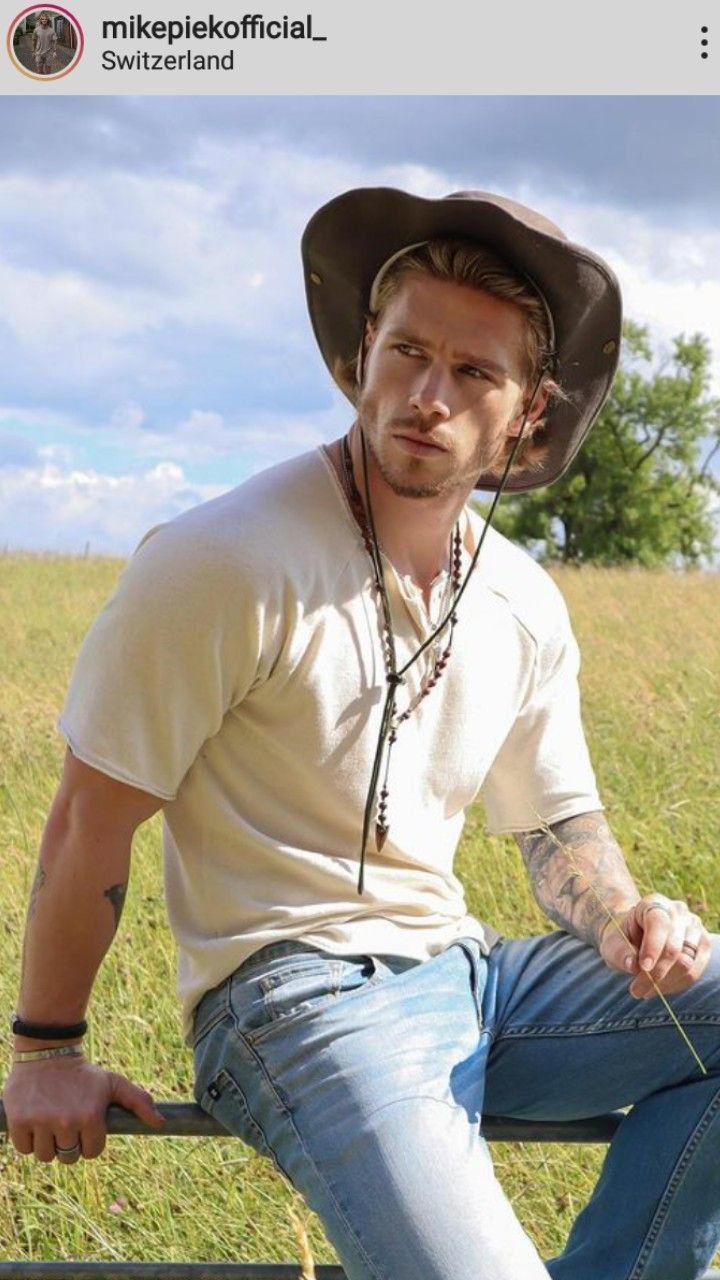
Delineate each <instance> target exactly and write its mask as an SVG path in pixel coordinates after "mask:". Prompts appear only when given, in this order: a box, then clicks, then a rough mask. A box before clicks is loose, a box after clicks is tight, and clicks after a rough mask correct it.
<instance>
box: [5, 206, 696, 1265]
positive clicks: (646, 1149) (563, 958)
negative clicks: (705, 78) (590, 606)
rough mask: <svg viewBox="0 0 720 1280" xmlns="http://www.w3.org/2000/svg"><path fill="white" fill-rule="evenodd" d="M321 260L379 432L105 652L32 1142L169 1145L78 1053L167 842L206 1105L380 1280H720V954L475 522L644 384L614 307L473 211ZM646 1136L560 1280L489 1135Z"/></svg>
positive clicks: (495, 545)
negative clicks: (481, 827)
mask: <svg viewBox="0 0 720 1280" xmlns="http://www.w3.org/2000/svg"><path fill="white" fill-rule="evenodd" d="M303 256H304V264H305V271H306V282H307V290H308V299H309V306H310V313H311V318H312V322H313V327H314V331H315V334H316V336H317V339H318V342H319V345H320V349H321V351H322V354H323V357H324V359H325V361H326V363H327V364H328V367H329V368H330V370H331V371H332V372H333V375H334V376H335V377H336V379H337V380H338V382H339V384H340V385H341V386H343V388H344V389H346V390H347V392H348V394H349V396H350V398H351V399H352V401H353V403H356V405H357V418H356V420H355V422H354V423H353V425H352V426H351V428H350V430H349V432H348V435H347V436H346V437H345V439H344V440H341V441H335V443H334V444H333V445H331V446H330V447H329V449H328V450H327V451H324V450H318V451H315V452H313V453H311V454H308V455H304V456H303V457H301V458H299V459H296V460H294V461H292V462H290V463H286V464H283V465H282V466H280V467H276V468H272V469H271V470H270V471H267V472H265V473H263V474H262V475H260V476H258V477H255V478H254V479H253V480H251V481H250V482H248V483H247V484H245V485H243V486H241V487H240V488H239V489H237V490H234V491H233V492H232V493H230V494H227V495H225V496H223V497H222V498H220V499H217V500H215V501H214V502H211V503H207V504H204V505H203V506H201V507H199V508H196V509H194V510H193V511H191V512H189V513H187V514H185V515H183V516H182V517H180V518H179V519H177V520H175V521H172V522H171V523H170V524H168V525H165V526H161V527H160V528H159V529H156V530H153V531H151V533H150V535H148V536H147V537H146V539H145V540H144V541H143V543H142V544H141V546H140V548H139V549H138V551H137V552H136V554H135V556H134V558H133V560H132V562H131V564H130V566H129V567H128V569H127V570H126V572H125V574H124V575H123V578H122V579H121V582H120V585H119V587H118V590H117V593H116V595H115V597H114V598H113V600H112V601H111V602H110V603H109V605H108V606H106V608H105V609H104V610H103V612H102V614H101V615H100V617H99V618H98V619H97V620H96V622H95V624H94V626H93V628H92V629H91V631H90V633H89V635H88V637H87V638H86V641H85V644H84V646H83V649H82V652H81V655H80V658H79V660H78V664H77V666H76V670H75V673H74V676H73V680H72V683H71V688H70V691H69V694H68V699H67V702H66V706H65V709H64V711H63V714H62V717H61V720H60V725H61V728H62V730H63V732H64V734H65V736H66V738H67V741H68V744H69V752H68V756H67V759H66V764H65V771H64V775H63V779H62V781H61V784H60V789H59V792H58V795H57V797H56V800H55V802H54V804H53V807H52V810H51V813H50V817H49V820H48V824H47V828H46V832H45V835H44V838H43V843H42V848H41V853H40V866H39V870H38V876H37V879H36V883H35V888H34V890H33V894H32V901H31V907H30V912H29V921H28V928H27V934H26V940H25V955H24V973H23V979H22V984H21V991H20V996H19V1002H18V1013H19V1015H20V1016H19V1019H16V1020H15V1023H14V1031H15V1034H16V1041H15V1044H16V1062H15V1064H14V1066H13V1069H12V1072H11V1074H10V1077H9V1079H8V1082H7V1085H6V1091H5V1102H6V1107H7V1111H8V1117H9V1128H10V1134H11V1137H12V1140H13V1142H14V1144H15V1146H16V1147H17V1149H18V1150H19V1151H21V1152H23V1153H26V1154H30V1153H31V1152H34V1154H35V1155H36V1156H37V1157H38V1158H40V1159H41V1160H51V1159H53V1158H54V1157H55V1156H57V1158H58V1159H60V1160H62V1161H63V1162H65V1163H72V1162H73V1161H74V1160H76V1159H78V1158H79V1157H80V1155H82V1156H84V1157H86V1158H87V1157H92V1156H94V1155H97V1154H98V1152H99V1151H100V1150H101V1149H102V1146H103V1142H104V1122H103V1118H104V1112H105V1109H106V1107H107V1105H108V1104H109V1103H110V1102H111V1101H115V1102H119V1103H121V1104H122V1105H124V1106H126V1107H128V1108H130V1109H131V1110H133V1111H135V1112H136V1113H137V1114H138V1115H139V1116H140V1117H141V1118H142V1119H143V1120H145V1121H147V1123H149V1124H154V1123H158V1117H157V1114H156V1113H155V1111H154V1108H153V1104H152V1101H151V1099H150V1098H149V1096H148V1095H147V1094H146V1093H145V1092H144V1091H142V1090H140V1089H138V1088H137V1087H136V1086H135V1085H133V1084H131V1083H130V1082H129V1081H126V1080H124V1079H123V1078H122V1077H118V1076H117V1075H116V1074H114V1073H110V1072H105V1071H102V1070H100V1069H99V1068H97V1067H95V1066H93V1065H92V1064H90V1063H88V1062H87V1061H86V1060H85V1058H84V1056H83V1055H82V1051H81V1049H80V1047H79V1046H80V1045H81V1042H82V1035H83V1033H84V1029H85V1024H84V1014H85V1009H86V1005H87V1002H88V998H89V994H90V990H91V986H92V982H93V978H94V975H95V972H96V969H97V967H98V965H99V963H100V961H101V959H102V956H103V955H104V953H105V951H106V949H107V947H108V945H109V943H110V941H111V939H112V936H113V933H114V931H115V928H116V927H117V921H118V919H119V915H120V911H121V909H122V901H123V896H124V892H125V886H126V884H127V877H128V865H129V857H130V845H131V841H132V836H133V833H134V831H135V830H136V829H137V827H138V826H139V825H140V823H142V822H143V821H144V820H145V819H147V818H148V817H149V816H150V815H151V814H152V813H154V812H155V811H156V810H158V809H159V808H161V807H162V808H163V809H164V817H165V852H166V874H167V890H168V906H169V913H170V919H171V923H172V925H173V928H174V930H175V933H176V936H177V939H178V943H179V948H180V991H181V995H182V999H183V1004H184V1017H185V1030H186V1034H187V1037H188V1040H189V1041H190V1042H192V1043H193V1044H194V1047H195V1066H196V1093H197V1097H198V1100H199V1101H200V1102H201V1104H202V1105H203V1106H204V1107H205V1108H207V1109H208V1110H209V1111H211V1112H212V1113H213V1114H214V1115H216V1116H217V1117H218V1119H219V1120H220V1121H221V1122H222V1123H223V1124H224V1125H225V1126H226V1127H227V1128H228V1129H230V1130H231V1131H232V1132H234V1133H237V1134H238V1135H240V1136H241V1137H242V1138H243V1139H244V1140H245V1141H246V1142H248V1143H250V1144H251V1145H252V1146H254V1147H255V1148H256V1149H257V1150H259V1151H261V1152H263V1153H264V1154H265V1155H267V1156H268V1157H269V1158H271V1159H273V1160H274V1161H275V1163H276V1164H277V1166H278V1168H279V1169H280V1170H281V1171H282V1172H283V1173H284V1174H285V1175H286V1176H287V1177H289V1178H290V1180H291V1181H292V1182H293V1183H294V1185H295V1186H296V1187H297V1188H298V1190H300V1191H301V1193H302V1194H303V1195H304V1196H305V1198H306V1200H307V1202H308V1204H309V1205H310V1206H311V1207H312V1208H313V1209H314V1210H316V1212H317V1213H318V1214H319V1215H320V1217H321V1219H322V1221H323V1223H324V1226H325V1229H326V1232H327V1234H328V1237H329V1239H330V1240H331V1241H332V1242H333V1244H334V1246H335V1248H336V1249H337V1252H338V1254H339V1256H340V1259H341V1261H342V1263H343V1266H344V1268H345V1272H346V1275H347V1276H348V1277H349V1280H370V1278H377V1277H382V1278H383V1280H417V1277H422V1280H458V1278H459V1277H464V1276H467V1277H473V1280H532V1277H541V1276H547V1274H548V1272H549V1273H550V1274H551V1275H552V1276H553V1277H555V1280H569V1278H570V1277H572V1280H590V1278H591V1277H592V1280H598V1277H603V1280H629V1277H631V1276H632V1277H633V1280H640V1277H642V1278H643V1280H668V1277H670V1276H672V1277H674V1278H675V1280H691V1277H695V1276H698V1275H699V1274H701V1273H702V1271H703V1269H704V1267H705V1266H706V1264H707V1262H708V1260H709V1259H710V1258H711V1256H712V1254H713V1252H714V1250H715V1249H716V1247H717V1244H718V1242H719V1241H720V1160H719V1159H718V1137H719V1133H718V1126H719V1125H720V1082H719V1081H718V1066H719V1065H720V1000H719V999H718V972H719V969H720V953H719V951H718V939H717V937H714V936H713V937H712V938H711V937H710V935H709V934H708V933H707V931H706V930H705V929H704V927H703V925H702V922H701V921H700V920H699V919H698V917H697V916H695V915H693V914H692V913H691V912H690V911H689V910H688V907H687V905H686V904H685V903H684V902H681V901H673V900H671V899H669V898H666V897H664V896H663V895H661V894H657V893H652V894H645V895H641V894H640V893H639V892H638V890H637V888H636V886H635V884H634V882H633V880H632V877H631V876H630V874H629V871H628V869H627V867H626V865H625V861H624V859H623V856H622V853H621V851H620V849H619V847H618V845H617V843H616V842H615V840H614V839H613V836H612V834H611V832H610V830H609V827H608V825H607V822H606V820H605V818H604V816H603V813H602V806H601V803H600V800H599V797H598V795H597V791H596V788H595V781H594V777H593V773H592V769H591V767H590V762H589V760H588V755H587V750H586V747H585V742H584V738H583V733H582V728H581V723H580V715H579V706H578V691H577V648H576V646H575V642H574V640H573V637H572V633H571V631H570V627H569V623H568V619H567V613H566V611H565V608H564V605H563V603H562V600H561V598H560V596H559V593H558V591H557V589H556V588H555V586H554V585H553V583H552V581H551V579H550V578H549V577H548V576H547V575H546V574H545V573H544V571H543V570H542V569H540V568H539V566H537V565H536V564H534V562H533V561H532V560H531V559H530V558H529V557H527V556H526V555H525V554H524V553H522V552H520V551H519V550H518V549H516V548H514V547H512V546H511V545H510V544H509V543H507V542H506V541H505V540H504V539H502V538H500V537H499V535H497V534H496V533H494V531H493V530H492V529H489V525H488V524H486V523H484V522H483V521H481V520H480V519H479V518H478V517H477V515H476V514H474V513H473V512H472V511H471V509H470V508H469V507H468V506H467V501H468V498H469V497H470V496H471V494H472V492H473V489H474V488H475V487H480V488H484V489H490V490H495V491H496V493H497V492H499V491H500V490H501V489H502V488H503V487H507V488H510V489H515V490H521V489H526V488H530V487H532V486H534V485H537V484H543V483H549V482H550V481H551V480H552V479H554V478H555V477H556V476H557V475H559V474H560V473H561V472H562V471H563V470H564V469H565V467H567V465H568V464H569V462H570V460H571V459H572V457H573V456H574V454H575V453H576V451H577V449H578V448H579V447H580V445H581V443H582V440H583V438H584V436H585V434H586V433H587V431H588V430H589V428H590V425H591V423H592V421H593V418H594V417H595V416H596V414H597V412H598V410H599V408H600V407H601V405H602V403H603V400H604V398H605V396H606V395H607V392H608V390H609V387H610V383H611V380H612V376H613V372H614V369H615V365H616V361H617V351H618V344H619V339H620V305H619V291H618V286H617V282H616V281H615V279H614V276H613V275H612V273H611V272H610V270H609V268H608V267H607V266H606V265H605V264H604V263H603V262H602V261H601V260H600V259H599V258H597V257H596V256H595V255H593V254H592V253H590V252H589V251H588V250H585V249H582V248H580V247H579V246H576V245H573V244H571V243H570V242H569V241H567V240H566V238H565V237H564V235H563V233H562V232H561V231H559V229H558V228H557V227H555V226H554V225H553V224H552V223H550V222H549V221H548V220H547V219H545V218H543V217H542V216H541V215H539V214H537V213H535V212H534V211H532V210H529V209H526V208H525V207H524V206H521V205H518V204H516V203H514V202H512V201H509V200H506V199H503V198H501V197H498V196H489V195H483V194H482V193H477V192H475V193H473V192H470V193H464V194H460V195H455V196H452V197H448V198H446V199H444V200H424V199H420V198H417V197H413V196H409V195H406V194H404V193H402V192H396V191H387V190H383V189H373V190H361V191H353V192H348V193H345V194H344V195H342V196H339V197H337V198H336V199H335V200H332V201H330V203H329V204H328V205H326V206H325V207H324V208H323V209H321V210H320V211H319V212H318V213H317V214H316V215H315V216H314V218H313V219H312V220H311V222H310V224H309V226H308V228H307V230H306V233H305V237H304V240H303ZM478 790H480V792H481V794H482V797H483V800H484V803H485V807H486V811H487V814H488V819H489V827H490V830H491V831H494V832H503V831H512V832H514V833H515V835H516V838H517V840H518V843H519V845H520V848H521V850H522V854H523V857H524V860H525V863H526V866H527V869H528V872H529V875H530V878H531V881H532V884H533V889H534V892H535V895H536V897H537V900H538V902H539V903H540V904H541V906H542V907H543V908H544V909H545V911H546V912H547V914H548V916H549V917H550V918H551V919H552V920H553V921H554V922H555V923H556V924H557V925H559V926H560V929H559V930H558V931H555V932H553V933H550V934H547V935H543V936H540V937H536V938H525V939H509V940H505V939H501V938H499V936H498V934H497V933H496V931H494V930H493V929H492V928H491V927H490V926H489V925H484V924H483V923H482V922H480V921H478V920H476V919H475V918H474V917H472V916H470V915H468V914H467V912H466V910H465V905H464V898H463V891H462V886H461V884H460V883H459V881H458V880H457V878H456V877H455V876H454V874H453V871H452V862H453V854H454V850H455V846H456V844H457V840H458V838H459V835H460V831H461V828H462V823H463V816H464V811H465V809H466V807H467V806H468V805H469V804H470V803H471V802H472V800H473V798H474V796H475V795H476V793H477V792H478ZM658 990H661V991H663V992H664V993H668V994H669V995H670V999H671V1003H672V1006H673V1008H674V1012H675V1015H676V1017H677V1018H678V1019H680V1021H681V1023H682V1025H683V1028H684V1032H685V1035H686V1036H687V1041H684V1040H683V1038H682V1036H681V1035H680V1034H679V1033H678V1028H677V1026H676V1025H675V1024H674V1023H673V1021H672V1019H671V1017H670V1015H669V1014H668V1012H667V1010H666V1008H665V1007H664V1006H663V1005H662V1004H661V1002H660V1001H659V1000H658V999H657V996H656V993H657V991H658ZM644 1000H647V1001H648V1003H644ZM38 1053H40V1054H43V1055H47V1056H42V1057H39V1058H38V1057H37V1056H36V1055H37V1054H38ZM28 1054H30V1055H32V1056H30V1057H28V1056H27V1055H28ZM631 1103H635V1104H636V1105H635V1106H634V1108H633V1110H632V1112H631V1113H630V1114H629V1116H628V1117H627V1118H626V1119H625V1120H624V1121H623V1123H622V1124H621V1126H620V1129H619V1131H618V1134H617V1136H616V1138H615V1140H614V1142H613V1144H612V1146H611V1149H610V1152H609V1156H608V1160H607V1163H606V1165H605V1169H604V1172H603V1175H602V1177H601V1179H600V1182H599V1184H598V1187H597V1189H596V1192H595V1194H594V1196H593V1198H592V1200H591V1202H590V1204H589V1206H588V1207H587V1208H586V1209H585V1210H584V1211H583V1213H582V1214H581V1215H580V1217H579V1218H578V1220H577V1222H576V1224H575V1227H574V1229H573V1232H572V1234H571V1237H570V1240H569V1242H568V1246H567V1249H566V1250H565V1252H564V1253H563V1255H562V1256H561V1257H559V1258H557V1259H554V1260H552V1261H551V1262H550V1263H549V1264H548V1266H547V1269H546V1267H545V1266H544V1265H543V1263H542V1262H541V1261H540V1259H539V1257H538V1255H537V1252H536V1250H535V1248H534V1246H533V1245H532V1243H531V1241H530V1240H529V1238H528V1236H527V1235H526V1234H525V1233H524V1231H523V1230H522V1229H521V1227H520V1225H519V1223H518V1222H517V1219H516V1218H515V1216H514V1214H513V1212H512V1209H511V1207H510V1205H509V1204H508V1202H507V1200H506V1199H505V1197H504V1195H503V1193H502V1191H501V1189H500V1187H499V1185H498V1183H497V1181H496V1180H495V1178H494V1175H493V1171H492V1165H491V1162H490V1159H489V1155H488V1151H487V1147H486V1144H485V1142H484V1140H483V1139H482V1137H481V1135H480V1119H481V1115H482V1114H483V1112H485V1113H487V1114H499V1115H502V1114H505V1115H514V1116H520V1117H536V1118H553V1117H555V1118H563V1119H564V1118H569V1117H572V1116H576V1117H581V1116H587V1115H590V1114H596V1113H599V1112H603V1111H605V1110H607V1109H608V1108H614V1107H622V1106H626V1105H628V1104H631Z"/></svg>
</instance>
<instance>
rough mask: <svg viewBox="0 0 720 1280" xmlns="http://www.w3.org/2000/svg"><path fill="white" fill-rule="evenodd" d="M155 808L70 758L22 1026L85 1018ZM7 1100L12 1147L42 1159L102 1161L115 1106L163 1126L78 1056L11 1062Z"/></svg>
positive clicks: (46, 860) (42, 877) (39, 881)
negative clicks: (136, 847)
mask: <svg viewBox="0 0 720 1280" xmlns="http://www.w3.org/2000/svg"><path fill="white" fill-rule="evenodd" d="M161 803H162V802H161V801H160V800H158V799H157V797H155V796H151V795H149V794H148V793H147V792H143V791H140V790H138V789H137V788H135V787H129V786H126V785H125V784H124V783H121V782H116V781H115V780H114V779H112V778H109V777H107V776H106V775H105V774H102V773H100V772H98V770H96V769H92V768H90V766H88V765H85V764H83V763H82V762H81V761H80V760H76V759H75V758H74V757H73V756H72V754H71V753H70V752H68V754H67V758H66V762H65V769H64V772H63V777H62V780H61V783H60V787H59V789H58V793H57V795H56V797H55V800H54V802H53V805H52V809H51V811H50V815H49V817H48V821H47V824H46V827H45V831H44V833H43V838H42V843H41V848H40V859H39V863H38V868H37V872H36V875H35V882H34V884H33V889H32V892H31V895H30V903H29V907H28V919H27V926H26V931H25V941H24V947H23V965H22V976H21V982H20V994H19V997H18V1003H17V1010H18V1013H19V1014H20V1016H21V1017H22V1018H23V1019H24V1020H25V1021H27V1022H35V1023H41V1024H47V1023H50V1024H53V1025H68V1024H72V1023H75V1022H78V1021H79V1020H80V1019H82V1017H83V1016H84V1013H85V1009H86V1007H87V1003H88V999H89V997H90V992H91V989H92V985H93V981H94V978H95V974H96V973H97V970H98V968H99V966H100V963H101V961H102V959H103V957H104V955H105V953H106V951H107V950H108V948H109V946H110V944H111V942H112V940H113V938H114V936H115V933H116V930H117V926H118V923H119V920H120V915H121V912H122V906H123V902H124V898H125V890H126V887H127V882H128V874H129V868H130V850H131V845H132V838H133V835H134V833H135V831H136V829H137V827H138V826H139V825H140V824H141V823H142V822H144V821H145V820H146V819H147V818H149V817H150V816H151V815H152V814H153V813H155V812H156V811H157V810H158V809H159V808H160V807H161ZM61 1043H62V1044H68V1043H72V1042H68V1041H66V1040H62V1041H61V1040H58V1039H53V1038H51V1037H50V1038H48V1039H46V1040H37V1039H30V1038H25V1037H20V1036H16V1037H15V1049H16V1050H23V1051H24V1050H36V1049H42V1048H46V1047H47V1048H49V1047H52V1046H54V1045H58V1044H61ZM4 1102H5V1108H6V1112H7V1117H8V1128H9V1132H10V1136H11V1138H12V1141H13V1143H14V1145H15V1146H16V1148H17V1149H18V1151H20V1152H22V1153H23V1154H30V1153H33V1152H34V1154H35V1155H36V1156H37V1157H38V1159H41V1160H52V1159H53V1157H54V1155H55V1154H56V1150H57V1148H62V1147H66V1148H67V1147H73V1146H75V1144H76V1143H78V1142H79V1143H80V1147H81V1150H82V1153H83V1154H84V1155H85V1156H94V1155H99V1153H100V1151H101V1150H102V1149H103V1146H104V1142H105V1112H106V1110H107V1107H108V1106H109V1105H110V1103H111V1102H118V1103H120V1105H122V1106H125V1107H128V1108H129V1109H131V1110H133V1111H135V1112H136V1114H138V1115H139V1116H140V1117H141V1119H143V1120H144V1121H145V1122H146V1123H157V1122H158V1119H159V1117H158V1115H157V1113H156V1112H155V1109H154V1107H153V1104H152V1100H151V1099H150V1097H149V1095H148V1094H147V1093H146V1092H145V1091H144V1090H142V1089H139V1088H138V1087H137V1086H136V1085H133V1084H132V1083H131V1082H130V1081H128V1080H125V1078H124V1077H122V1076H119V1075H117V1074H116V1073H115V1072H111V1071H104V1070H102V1069H101V1068H99V1067H95V1066H93V1065H92V1064H91V1063H89V1062H87V1061H86V1060H85V1058H84V1057H82V1056H78V1057H72V1058H69V1057H64V1058H51V1059H47V1060H43V1061H27V1062H19V1063H16V1064H15V1065H14V1066H13V1068H12V1071H11V1072H10V1075H9V1076H8V1078H7V1081H6V1083H5V1088H4Z"/></svg>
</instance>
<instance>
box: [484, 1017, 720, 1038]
mask: <svg viewBox="0 0 720 1280" xmlns="http://www.w3.org/2000/svg"><path fill="white" fill-rule="evenodd" d="M680 1022H681V1025H682V1026H684V1027H685V1026H720V1017H718V1016H717V1014H712V1013H708V1014H689V1015H688V1016H687V1017H682V1018H681V1019H680ZM673 1025H674V1023H673V1020H672V1018H670V1017H669V1016H668V1015H667V1014H654V1015H653V1014H651V1015H649V1016H648V1017H646V1018H621V1019H619V1020H615V1021H612V1022H606V1021H604V1022H526V1023H523V1025H522V1026H520V1027H508V1028H506V1029H504V1030H503V1031H502V1032H501V1038H502V1039H508V1040H509V1039H511V1038H518V1037H521V1036H537V1035H548V1036H553V1035H555V1036H566V1035H568V1036H570V1035H572V1036H574V1035H578V1034H583V1035H593V1034H595V1033H597V1034H601V1033H603V1032H608V1031H636V1030H637V1031H639V1030H640V1029H642V1028H647V1027H669V1026H673Z"/></svg>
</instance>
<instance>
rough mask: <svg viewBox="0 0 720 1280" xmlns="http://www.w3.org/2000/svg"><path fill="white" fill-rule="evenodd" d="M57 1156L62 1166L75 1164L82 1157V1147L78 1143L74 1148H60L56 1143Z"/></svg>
mask: <svg viewBox="0 0 720 1280" xmlns="http://www.w3.org/2000/svg"><path fill="white" fill-rule="evenodd" d="M55 1155H56V1157H57V1159H58V1160H59V1161H60V1164H74V1163H75V1161H76V1160H79V1159H80V1156H81V1155H82V1145H81V1144H80V1143H79V1142H76V1143H75V1144H74V1145H73V1146H72V1147H59V1146H58V1144H57V1142H56V1143H55Z"/></svg>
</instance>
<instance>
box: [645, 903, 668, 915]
mask: <svg viewBox="0 0 720 1280" xmlns="http://www.w3.org/2000/svg"><path fill="white" fill-rule="evenodd" d="M651 911H664V912H665V915H666V916H671V915H672V912H671V910H670V908H669V907H666V906H665V903H664V902H650V903H648V905H647V906H646V908H645V913H644V914H645V915H646V916H647V915H649V914H650V912H651Z"/></svg>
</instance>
